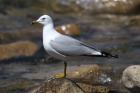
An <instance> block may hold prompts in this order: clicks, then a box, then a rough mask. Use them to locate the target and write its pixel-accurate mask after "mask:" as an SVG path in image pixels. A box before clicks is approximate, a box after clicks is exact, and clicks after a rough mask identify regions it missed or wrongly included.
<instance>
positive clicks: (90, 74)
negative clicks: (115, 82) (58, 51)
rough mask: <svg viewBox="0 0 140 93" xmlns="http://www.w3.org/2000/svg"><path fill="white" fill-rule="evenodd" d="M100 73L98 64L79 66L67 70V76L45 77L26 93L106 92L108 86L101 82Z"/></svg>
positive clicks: (108, 89)
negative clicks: (42, 81) (45, 78)
mask: <svg viewBox="0 0 140 93" xmlns="http://www.w3.org/2000/svg"><path fill="white" fill-rule="evenodd" d="M102 74H103V72H102V71H101V69H100V67H99V66H98V65H84V66H80V67H77V68H76V69H75V70H74V69H73V71H71V72H70V71H68V73H67V77H68V78H66V79H64V78H60V79H47V80H46V81H45V82H44V83H43V84H41V85H40V86H38V87H36V88H33V89H31V90H29V92H28V93H85V92H86V93H108V92H109V91H110V88H109V87H107V86H103V82H101V81H100V77H102V76H101V75H102ZM71 80H72V81H71ZM73 81H74V82H73ZM108 82H109V81H108ZM100 84H102V85H100ZM106 84H107V83H106ZM77 85H78V86H77ZM79 87H80V88H79Z"/></svg>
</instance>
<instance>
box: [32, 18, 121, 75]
mask: <svg viewBox="0 0 140 93" xmlns="http://www.w3.org/2000/svg"><path fill="white" fill-rule="evenodd" d="M32 23H40V24H42V25H43V46H44V48H45V50H46V51H47V52H48V54H49V55H51V56H52V57H55V58H57V59H61V60H63V61H64V75H63V77H66V67H67V63H66V62H67V61H68V60H69V59H72V58H79V57H84V56H85V57H87V56H89V57H114V58H117V57H118V56H117V55H112V54H110V53H106V52H102V51H99V50H97V49H95V48H93V47H92V46H89V45H87V44H85V43H83V42H81V41H79V40H76V39H74V38H72V37H69V36H66V35H63V34H60V33H59V32H57V31H56V30H55V28H54V24H53V20H52V18H51V17H50V16H48V15H42V16H41V17H39V18H38V19H37V20H36V21H33V22H32Z"/></svg>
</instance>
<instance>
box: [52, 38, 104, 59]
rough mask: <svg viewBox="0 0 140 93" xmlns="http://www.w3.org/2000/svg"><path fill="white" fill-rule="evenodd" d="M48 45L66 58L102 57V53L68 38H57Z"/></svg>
mask: <svg viewBox="0 0 140 93" xmlns="http://www.w3.org/2000/svg"><path fill="white" fill-rule="evenodd" d="M50 45H51V47H52V48H53V49H55V50H56V51H57V52H59V53H61V54H62V55H67V56H94V55H95V56H100V55H102V53H101V52H100V51H98V50H96V49H95V48H93V47H91V46H89V45H86V44H84V43H82V42H80V41H78V40H76V39H74V38H71V37H68V36H61V37H57V38H55V39H54V40H52V41H51V42H50Z"/></svg>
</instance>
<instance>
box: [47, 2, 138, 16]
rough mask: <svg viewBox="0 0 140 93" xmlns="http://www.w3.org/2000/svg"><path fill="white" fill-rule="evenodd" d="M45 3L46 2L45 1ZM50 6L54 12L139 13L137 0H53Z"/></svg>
mask: <svg viewBox="0 0 140 93" xmlns="http://www.w3.org/2000/svg"><path fill="white" fill-rule="evenodd" d="M46 3H47V2H46ZM50 3H51V5H50V6H51V8H52V9H53V10H54V11H56V12H64V11H66V12H73V11H74V12H77V13H82V12H87V11H88V13H113V14H131V13H139V6H140V1H139V0H67V1H66V0H55V2H54V1H53V2H51V0H50ZM50 3H49V4H50Z"/></svg>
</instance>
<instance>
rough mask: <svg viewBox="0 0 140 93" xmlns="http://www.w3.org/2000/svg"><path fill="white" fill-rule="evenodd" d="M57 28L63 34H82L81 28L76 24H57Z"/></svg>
mask: <svg viewBox="0 0 140 93" xmlns="http://www.w3.org/2000/svg"><path fill="white" fill-rule="evenodd" d="M56 30H57V31H58V32H60V33H62V34H66V35H72V36H75V35H80V28H79V26H78V25H76V24H66V25H62V26H57V27H56Z"/></svg>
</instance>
